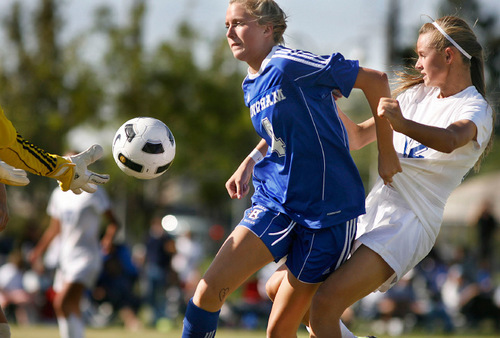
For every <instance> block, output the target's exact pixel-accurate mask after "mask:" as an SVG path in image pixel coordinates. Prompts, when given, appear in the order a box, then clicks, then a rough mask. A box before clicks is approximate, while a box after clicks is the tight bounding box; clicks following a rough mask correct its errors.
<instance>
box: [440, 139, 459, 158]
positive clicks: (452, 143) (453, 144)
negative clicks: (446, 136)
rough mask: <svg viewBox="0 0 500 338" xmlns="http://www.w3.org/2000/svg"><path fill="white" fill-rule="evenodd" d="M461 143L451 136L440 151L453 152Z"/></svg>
mask: <svg viewBox="0 0 500 338" xmlns="http://www.w3.org/2000/svg"><path fill="white" fill-rule="evenodd" d="M460 147H461V144H459V142H458V141H457V140H455V139H452V138H450V140H449V141H448V142H446V143H445V144H443V145H442V146H441V149H439V151H441V152H443V153H445V154H451V153H452V152H453V151H454V150H455V149H457V148H460Z"/></svg>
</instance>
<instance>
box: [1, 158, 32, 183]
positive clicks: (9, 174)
mask: <svg viewBox="0 0 500 338" xmlns="http://www.w3.org/2000/svg"><path fill="white" fill-rule="evenodd" d="M0 183H4V184H8V185H15V186H23V185H27V184H28V183H30V180H29V179H28V175H27V174H26V171H24V170H22V169H17V168H14V167H13V166H10V165H8V164H7V163H5V162H4V161H0Z"/></svg>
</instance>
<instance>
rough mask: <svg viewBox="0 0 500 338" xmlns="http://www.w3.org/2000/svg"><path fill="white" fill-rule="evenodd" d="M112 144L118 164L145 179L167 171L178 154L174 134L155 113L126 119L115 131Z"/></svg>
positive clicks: (129, 172) (128, 171) (127, 172)
mask: <svg viewBox="0 0 500 338" xmlns="http://www.w3.org/2000/svg"><path fill="white" fill-rule="evenodd" d="M112 147H113V158H114V159H115V162H116V164H117V165H118V167H119V168H120V169H121V170H122V171H123V172H124V173H125V174H127V175H130V176H133V177H136V178H139V179H143V180H147V179H151V178H156V177H158V176H160V175H161V174H163V173H164V172H166V171H167V170H168V168H169V167H170V165H171V164H172V161H173V160H174V157H175V139H174V135H173V134H172V132H171V131H170V129H168V127H167V126H166V125H165V123H163V122H162V121H160V120H158V119H155V118H152V117H136V118H133V119H131V120H129V121H127V122H125V123H124V124H123V125H122V126H121V127H120V128H118V130H117V131H116V134H115V137H114V139H113V146H112Z"/></svg>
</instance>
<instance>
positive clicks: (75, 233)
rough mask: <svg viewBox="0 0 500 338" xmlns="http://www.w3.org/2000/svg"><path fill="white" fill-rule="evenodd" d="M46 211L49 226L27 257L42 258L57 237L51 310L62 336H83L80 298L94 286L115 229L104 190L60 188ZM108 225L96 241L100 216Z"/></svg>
mask: <svg viewBox="0 0 500 338" xmlns="http://www.w3.org/2000/svg"><path fill="white" fill-rule="evenodd" d="M47 213H48V214H49V216H51V219H50V224H49V227H48V228H47V229H46V231H45V232H44V234H43V236H42V238H41V239H40V241H39V242H38V244H37V245H36V246H35V248H34V249H33V251H32V253H31V255H30V260H31V261H32V263H34V262H35V261H36V260H38V259H39V258H41V256H42V254H43V253H44V252H45V250H46V249H47V247H48V246H49V244H50V243H51V242H52V240H53V239H54V238H55V237H56V236H58V235H59V236H61V237H60V252H59V266H58V268H57V270H56V275H55V277H54V290H55V292H56V296H55V298H54V310H55V312H56V315H57V321H58V324H59V332H60V335H61V338H76V337H83V336H84V322H83V319H82V315H81V310H80V301H81V299H82V296H83V293H84V291H85V290H86V289H87V288H90V287H92V286H93V285H94V283H95V282H96V280H97V277H98V276H99V273H100V271H101V268H102V253H106V254H107V253H109V252H110V250H111V247H112V244H113V239H114V237H115V235H116V233H117V231H118V222H117V220H116V218H115V216H114V214H113V212H112V211H111V203H110V200H109V198H108V196H107V194H106V192H105V191H104V189H102V188H100V187H98V189H97V190H96V191H95V192H94V193H92V194H90V193H87V192H83V193H82V194H79V195H76V194H66V193H64V192H63V191H62V190H60V189H58V188H57V189H55V190H54V192H53V193H52V195H51V197H50V200H49V204H48V206H47ZM103 215H104V216H105V218H106V220H107V221H108V225H107V227H106V229H105V232H104V235H103V236H102V239H101V245H100V244H99V237H100V225H101V218H102V216H103Z"/></svg>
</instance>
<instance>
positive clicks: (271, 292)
mask: <svg viewBox="0 0 500 338" xmlns="http://www.w3.org/2000/svg"><path fill="white" fill-rule="evenodd" d="M287 271H288V270H287V268H286V265H285V264H283V265H281V266H280V267H279V268H278V269H277V270H276V271H275V272H274V273H273V274H272V276H271V277H270V278H269V280H268V281H267V283H266V293H267V296H268V297H269V299H270V300H271V301H273V302H274V299H275V298H276V294H277V293H278V289H279V287H280V285H281V282H282V281H283V279H284V278H286V275H287ZM302 324H304V325H306V326H309V309H307V312H306V314H305V315H304V317H303V318H302Z"/></svg>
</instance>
